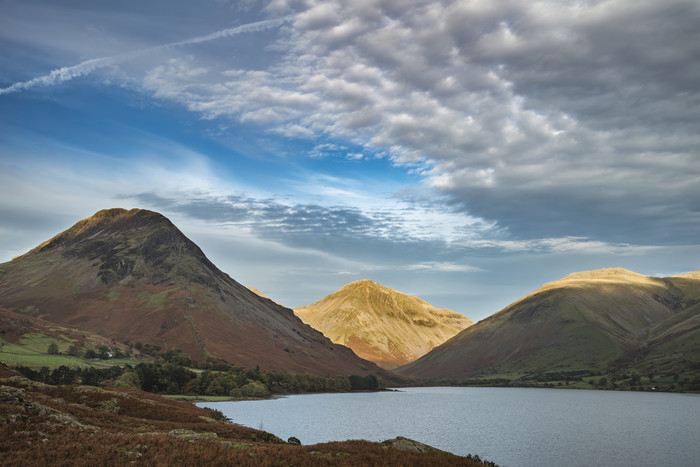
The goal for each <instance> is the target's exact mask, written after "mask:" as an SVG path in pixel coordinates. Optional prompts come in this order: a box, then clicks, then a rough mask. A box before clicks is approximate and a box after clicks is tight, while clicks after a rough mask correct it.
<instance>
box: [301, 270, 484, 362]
mask: <svg viewBox="0 0 700 467" xmlns="http://www.w3.org/2000/svg"><path fill="white" fill-rule="evenodd" d="M294 312H295V313H296V314H297V316H299V317H300V318H301V319H302V320H303V321H304V322H305V323H307V324H309V325H310V326H311V327H313V328H315V329H318V330H319V331H321V332H323V333H324V334H325V335H326V337H328V338H330V339H331V340H332V341H333V342H336V343H338V344H342V345H347V346H348V347H350V348H351V349H352V350H353V351H354V352H355V353H356V354H357V355H359V356H360V357H362V358H365V359H367V360H370V361H373V362H375V363H376V364H378V365H379V366H381V367H384V368H387V369H391V368H396V367H397V366H400V365H403V364H405V363H407V362H409V361H412V360H415V359H416V358H418V357H420V356H421V355H423V354H425V353H426V352H428V351H429V350H430V349H431V348H433V347H435V346H436V345H439V344H441V343H442V342H444V341H446V340H447V339H449V338H450V337H452V336H454V335H455V334H457V333H458V332H459V331H461V330H462V329H464V328H465V327H467V326H469V325H471V324H473V321H471V320H470V319H469V318H467V317H466V316H464V315H461V314H459V313H456V312H454V311H450V310H446V309H439V308H435V307H433V306H432V305H430V304H429V303H427V302H425V301H424V300H422V299H420V298H418V297H412V296H409V295H405V294H403V293H401V292H398V291H396V290H393V289H389V288H387V287H384V286H383V285H381V284H377V283H376V282H374V281H372V280H369V279H364V280H360V281H355V282H351V283H349V284H347V285H345V286H343V287H342V288H341V289H340V290H338V291H336V292H334V293H332V294H330V295H328V296H327V297H325V298H323V299H321V300H319V301H318V302H316V303H313V304H311V305H308V306H305V307H300V308H297V309H295V310H294Z"/></svg>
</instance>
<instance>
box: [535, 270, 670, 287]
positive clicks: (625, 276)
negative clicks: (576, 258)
mask: <svg viewBox="0 0 700 467" xmlns="http://www.w3.org/2000/svg"><path fill="white" fill-rule="evenodd" d="M656 282H657V279H656V278H654V277H649V276H645V275H643V274H639V273H637V272H634V271H630V270H628V269H624V268H603V269H595V270H593V271H581V272H574V273H571V274H568V275H567V276H565V277H564V278H562V279H559V280H557V281H554V282H548V283H547V284H544V286H543V288H551V287H560V286H562V287H565V286H570V285H574V284H575V285H594V284H601V283H608V284H611V283H627V284H633V283H634V284H640V285H642V284H647V285H653V284H655V283H656Z"/></svg>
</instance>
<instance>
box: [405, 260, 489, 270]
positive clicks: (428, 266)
mask: <svg viewBox="0 0 700 467" xmlns="http://www.w3.org/2000/svg"><path fill="white" fill-rule="evenodd" d="M406 269H407V270H409V271H437V272H476V271H482V269H481V268H477V267H474V266H469V265H466V264H457V263H452V262H443V263H441V262H438V261H425V262H422V263H416V264H410V265H408V266H406Z"/></svg>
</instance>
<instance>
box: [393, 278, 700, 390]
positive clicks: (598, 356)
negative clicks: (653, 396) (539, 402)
mask: <svg viewBox="0 0 700 467" xmlns="http://www.w3.org/2000/svg"><path fill="white" fill-rule="evenodd" d="M627 369H635V370H637V371H644V372H656V374H659V373H660V372H669V374H670V373H673V372H678V371H686V372H687V371H690V372H698V373H700V272H695V273H691V274H686V275H683V276H674V277H667V278H657V277H647V276H643V275H641V274H637V273H634V272H631V271H627V270H625V269H620V268H613V269H601V270H597V271H588V272H581V273H575V274H570V275H568V276H566V277H565V278H564V279H561V280H559V281H555V282H551V283H548V284H545V285H544V286H542V287H541V288H540V289H538V290H536V291H535V292H533V293H531V294H530V295H527V296H526V297H524V298H522V299H520V300H518V301H517V302H515V303H513V304H512V305H509V306H508V307H506V308H505V309H503V310H502V311H500V312H498V313H496V314H494V315H493V316H491V317H489V318H487V319H485V320H483V321H480V322H479V323H477V324H475V325H474V326H471V327H469V328H467V329H466V330H464V331H462V332H461V333H460V334H458V335H457V336H455V337H454V338H452V339H450V340H449V341H447V342H445V343H444V344H443V345H441V346H440V347H438V348H436V349H434V350H433V351H431V352H430V353H428V354H427V355H425V356H423V357H422V358H420V359H418V360H417V361H415V362H412V363H410V364H408V365H406V366H404V367H402V368H400V369H398V370H397V371H398V372H400V373H402V374H405V375H410V376H413V377H420V378H455V379H460V378H465V377H486V376H489V375H494V374H496V375H497V374H502V375H503V374H520V375H523V374H528V373H542V372H547V371H555V370H560V371H576V370H591V371H599V372H603V373H605V372H611V371H616V370H627ZM644 374H646V373H644Z"/></svg>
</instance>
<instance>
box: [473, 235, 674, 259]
mask: <svg viewBox="0 0 700 467" xmlns="http://www.w3.org/2000/svg"><path fill="white" fill-rule="evenodd" d="M461 246H463V247H466V248H472V249H482V250H488V249H492V250H498V251H502V252H506V253H517V252H528V253H573V254H584V255H607V254H609V255H616V256H635V255H638V256H642V255H646V254H648V253H650V252H653V251H656V250H659V249H660V247H658V246H649V245H631V244H629V243H609V242H602V241H598V240H593V239H590V238H586V237H561V238H539V239H533V240H493V239H490V240H473V241H469V242H466V243H462V244H461Z"/></svg>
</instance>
